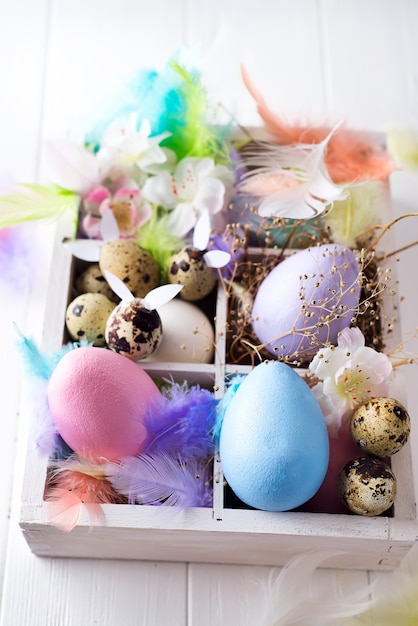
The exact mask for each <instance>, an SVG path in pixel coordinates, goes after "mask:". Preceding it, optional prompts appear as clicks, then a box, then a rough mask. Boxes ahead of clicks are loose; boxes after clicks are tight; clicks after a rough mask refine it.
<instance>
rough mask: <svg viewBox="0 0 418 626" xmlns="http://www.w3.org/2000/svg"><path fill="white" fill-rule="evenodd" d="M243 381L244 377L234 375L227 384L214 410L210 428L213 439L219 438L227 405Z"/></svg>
mask: <svg viewBox="0 0 418 626" xmlns="http://www.w3.org/2000/svg"><path fill="white" fill-rule="evenodd" d="M244 379H245V376H241V375H239V374H238V375H235V376H234V377H233V378H232V379H231V381H230V382H229V385H228V387H227V389H226V392H225V393H224V395H223V398H222V399H221V400H220V402H219V404H218V406H217V408H216V419H215V423H214V425H213V428H212V435H213V437H215V438H217V437H219V434H220V432H221V429H222V422H223V419H224V415H225V412H226V409H227V408H228V405H229V403H230V402H231V400H232V398H233V397H234V396H235V394H236V392H237V390H238V388H239V386H240V385H241V383H242V382H243V380H244Z"/></svg>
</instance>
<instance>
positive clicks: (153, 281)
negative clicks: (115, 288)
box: [99, 239, 160, 298]
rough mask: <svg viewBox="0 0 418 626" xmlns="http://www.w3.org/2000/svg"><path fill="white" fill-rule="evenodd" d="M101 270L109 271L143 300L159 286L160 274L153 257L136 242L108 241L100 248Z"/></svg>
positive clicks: (124, 240) (126, 240)
mask: <svg viewBox="0 0 418 626" xmlns="http://www.w3.org/2000/svg"><path fill="white" fill-rule="evenodd" d="M99 265H100V270H101V272H102V273H103V274H104V272H105V270H108V271H109V272H111V273H112V274H114V275H115V276H117V277H118V278H119V279H120V280H121V281H123V282H124V283H125V285H126V286H127V287H128V289H129V290H130V291H131V293H132V294H133V295H134V296H135V297H136V298H143V297H144V296H146V294H147V293H148V292H149V291H151V289H155V287H158V285H159V278H160V272H159V267H158V265H157V262H156V261H155V259H153V257H152V256H151V255H150V254H149V253H148V252H146V251H145V250H142V248H140V247H139V246H137V244H136V243H135V242H134V241H131V240H129V239H117V240H115V241H107V242H106V243H104V244H103V245H102V247H101V248H100V260H99Z"/></svg>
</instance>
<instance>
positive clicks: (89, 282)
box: [75, 263, 119, 303]
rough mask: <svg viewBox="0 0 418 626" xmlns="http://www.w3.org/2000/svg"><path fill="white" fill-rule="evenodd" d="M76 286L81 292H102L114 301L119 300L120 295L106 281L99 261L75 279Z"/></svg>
mask: <svg viewBox="0 0 418 626" xmlns="http://www.w3.org/2000/svg"><path fill="white" fill-rule="evenodd" d="M75 288H76V290H77V291H78V293H79V294H81V293H102V294H103V295H104V296H106V298H109V300H111V301H112V302H115V303H117V302H119V298H118V296H117V295H116V294H115V293H114V291H113V289H112V288H111V287H110V286H109V285H108V283H107V282H106V279H105V277H104V276H103V274H102V272H101V271H100V267H99V264H98V263H92V264H91V265H89V267H88V268H87V269H85V270H84V272H82V273H81V274H80V275H79V276H78V277H77V278H76V281H75Z"/></svg>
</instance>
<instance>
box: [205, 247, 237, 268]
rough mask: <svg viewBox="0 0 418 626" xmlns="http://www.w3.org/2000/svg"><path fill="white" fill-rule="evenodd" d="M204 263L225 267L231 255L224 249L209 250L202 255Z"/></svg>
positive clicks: (214, 266)
mask: <svg viewBox="0 0 418 626" xmlns="http://www.w3.org/2000/svg"><path fill="white" fill-rule="evenodd" d="M203 258H204V260H205V263H206V265H208V266H209V267H213V268H215V269H216V268H220V267H225V265H228V263H229V261H230V260H231V255H230V254H229V252H225V250H209V252H206V253H205V254H204V255H203Z"/></svg>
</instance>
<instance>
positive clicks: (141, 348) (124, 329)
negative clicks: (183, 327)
mask: <svg viewBox="0 0 418 626" xmlns="http://www.w3.org/2000/svg"><path fill="white" fill-rule="evenodd" d="M105 336H106V342H107V345H108V346H109V348H110V349H111V350H113V351H114V352H118V353H119V354H122V355H123V356H126V357H127V358H128V359H131V360H132V361H139V360H140V359H145V358H146V357H147V356H149V355H150V354H152V353H153V352H154V350H156V349H157V348H158V346H159V345H160V343H161V340H162V336H163V335H162V324H161V319H160V316H159V315H158V313H157V311H156V310H155V309H154V310H153V311H151V310H150V309H148V308H147V307H146V306H144V304H143V301H142V300H141V299H139V298H135V300H132V301H131V302H123V301H122V302H121V303H120V304H118V306H117V307H116V308H115V310H114V311H113V313H112V315H110V317H109V319H108V320H107V324H106V331H105Z"/></svg>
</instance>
